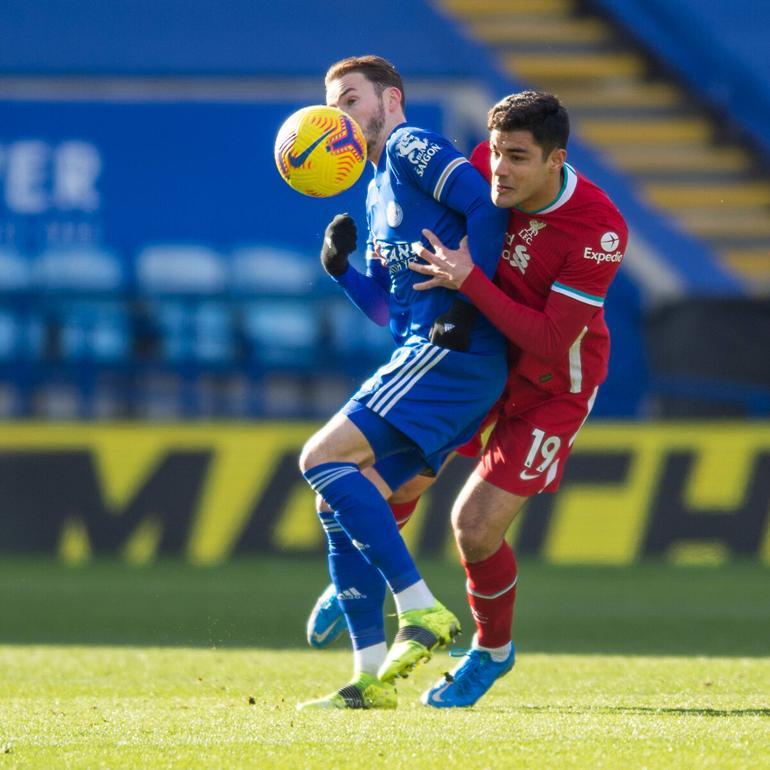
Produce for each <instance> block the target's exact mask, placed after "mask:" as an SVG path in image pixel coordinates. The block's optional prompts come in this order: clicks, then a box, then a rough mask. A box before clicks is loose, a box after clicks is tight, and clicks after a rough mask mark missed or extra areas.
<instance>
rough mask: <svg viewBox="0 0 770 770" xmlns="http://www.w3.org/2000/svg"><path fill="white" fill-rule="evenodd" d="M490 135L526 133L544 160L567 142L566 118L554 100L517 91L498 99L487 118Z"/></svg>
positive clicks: (537, 94) (544, 94)
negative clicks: (491, 132)
mask: <svg viewBox="0 0 770 770" xmlns="http://www.w3.org/2000/svg"><path fill="white" fill-rule="evenodd" d="M487 128H488V129H489V130H490V131H495V130H496V131H530V132H531V133H532V137H533V138H534V140H535V144H537V145H539V146H540V147H542V149H543V157H547V156H548V155H549V154H550V153H551V152H552V151H553V150H555V149H557V148H558V149H563V148H566V146H567V140H568V139H569V115H567V110H565V109H564V107H563V106H562V103H561V102H560V101H559V99H558V97H556V96H554V95H553V94H548V93H544V92H543V91H520V92H519V93H517V94H510V95H508V96H506V97H505V98H504V99H501V100H500V101H499V102H498V103H497V104H496V105H494V107H492V109H491V110H490V111H489V114H488V116H487Z"/></svg>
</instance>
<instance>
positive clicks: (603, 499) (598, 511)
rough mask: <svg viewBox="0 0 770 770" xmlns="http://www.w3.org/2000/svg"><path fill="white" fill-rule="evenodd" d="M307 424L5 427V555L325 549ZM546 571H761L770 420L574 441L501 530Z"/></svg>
mask: <svg viewBox="0 0 770 770" xmlns="http://www.w3.org/2000/svg"><path fill="white" fill-rule="evenodd" d="M313 427H314V426H313V425H312V424H308V423H254V424H244V425H234V424H230V425H227V424H205V425H204V424H197V425H192V424H185V425H149V424H122V425H83V424H57V425H37V424H29V423H27V424H3V425H2V426H0V489H2V490H3V495H2V498H0V550H2V551H3V552H4V553H5V554H6V555H8V554H19V555H21V554H50V555H56V554H58V556H59V557H61V558H62V559H64V560H65V561H67V562H70V563H78V562H81V561H84V560H87V559H89V558H90V557H92V556H99V557H102V556H120V557H122V558H125V559H127V560H129V561H131V562H134V563H143V562H146V561H148V560H151V559H153V558H155V557H158V556H172V557H178V556H183V557H185V558H187V559H189V560H191V561H192V562H194V563H198V564H210V563H216V562H218V561H221V560H223V559H226V558H228V557H230V556H234V555H238V556H242V555H249V556H254V555H259V554H276V553H293V554H301V553H305V554H320V553H321V550H322V536H321V531H320V527H319V525H318V523H317V521H316V518H315V516H314V514H313V495H312V494H311V492H310V491H309V489H308V488H307V486H306V485H305V483H304V481H303V480H302V478H301V476H300V475H299V472H298V471H297V463H296V458H297V454H298V451H299V448H300V447H301V445H302V443H303V441H304V439H305V438H306V437H307V436H309V435H310V433H311V431H312V429H313ZM471 467H472V463H471V462H470V461H466V460H463V459H461V458H458V459H457V460H455V461H454V462H453V463H452V465H450V466H449V468H448V469H447V470H446V471H445V473H443V474H442V476H441V477H440V479H439V481H438V482H437V484H436V485H435V487H434V488H433V490H432V491H431V492H430V493H429V494H428V495H426V496H425V498H424V499H423V501H422V502H421V503H420V508H419V509H418V514H417V515H416V516H415V517H414V518H415V520H414V521H413V522H412V523H410V525H409V526H408V527H407V528H406V529H405V530H404V534H405V537H406V539H407V541H408V542H409V544H410V547H411V548H412V549H413V550H414V551H415V552H416V553H417V554H418V555H420V556H427V555H433V556H436V555H450V554H453V553H454V551H453V545H452V538H451V532H450V527H449V515H448V514H449V510H450V508H451V503H452V500H453V499H454V497H455V495H456V493H457V491H458V490H459V488H460V486H461V485H462V483H463V481H464V480H465V478H466V477H467V474H468V471H469V470H470V468H471ZM510 537H511V540H512V542H513V543H514V544H515V546H516V548H517V551H518V553H519V554H528V555H537V556H540V557H542V558H544V559H546V560H548V561H550V562H555V563H580V562H583V563H595V564H601V563H604V564H627V563H630V562H633V561H635V560H638V559H640V558H644V557H663V558H666V559H671V560H674V561H677V562H698V563H702V562H720V561H724V560H726V559H728V558H731V557H748V558H754V559H759V560H761V561H764V562H766V563H769V564H770V423H765V422H756V423H738V422H724V423H721V422H720V423H704V422H700V423H697V422H693V423H658V424H654V423H653V424H635V423H602V422H597V423H594V424H592V425H588V426H587V427H586V428H585V429H584V430H583V431H582V432H581V435H580V437H579V439H578V441H577V444H576V447H575V450H574V452H573V456H572V458H571V460H570V463H569V466H568V469H567V472H566V475H565V479H564V482H563V484H562V488H561V490H560V492H559V493H558V494H557V495H540V496H538V497H536V498H533V500H532V501H530V503H529V504H528V506H527V508H526V509H525V511H524V512H523V514H522V515H521V516H520V517H519V519H518V520H517V521H516V522H515V524H514V527H513V528H512V531H511V533H510Z"/></svg>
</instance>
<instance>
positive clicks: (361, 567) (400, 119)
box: [300, 56, 507, 708]
mask: <svg viewBox="0 0 770 770" xmlns="http://www.w3.org/2000/svg"><path fill="white" fill-rule="evenodd" d="M325 85H326V102H327V104H329V105H331V106H335V107H338V108H340V109H341V110H343V111H344V112H346V113H347V114H349V115H350V116H351V117H353V118H355V119H356V120H357V121H358V123H359V124H360V125H361V128H362V129H363V132H364V135H365V137H366V141H367V150H368V155H369V159H370V160H371V161H372V164H373V165H374V178H373V179H372V181H371V182H370V184H369V190H368V195H367V224H368V229H369V237H368V240H367V262H368V269H367V273H366V275H361V274H360V273H358V272H357V271H356V270H355V269H354V268H352V267H351V266H349V265H348V256H349V254H350V253H352V252H353V251H354V250H355V247H356V227H355V223H354V222H353V220H352V219H351V218H350V217H349V216H348V215H338V216H337V217H335V218H334V220H332V222H331V223H330V224H329V226H328V227H327V230H326V233H325V237H324V244H323V247H322V252H321V259H322V261H323V263H324V266H325V267H326V269H327V271H328V272H329V273H330V274H331V275H332V276H333V277H335V279H336V280H337V281H338V282H339V283H340V284H341V285H342V286H343V287H344V288H345V290H346V292H347V293H348V294H349V296H350V297H351V299H353V300H354V301H355V302H356V304H358V305H359V306H360V307H361V308H362V309H363V310H364V311H365V312H366V313H367V315H369V316H370V317H371V318H372V319H374V320H376V321H377V322H379V323H381V324H384V323H389V324H390V327H391V331H392V332H393V335H394V338H395V339H396V341H397V344H398V347H397V348H396V350H395V351H394V353H393V355H392V357H391V359H390V361H389V362H388V363H387V364H385V365H384V366H382V367H380V368H379V369H378V370H377V371H376V372H375V373H374V374H373V375H372V377H370V378H369V379H368V380H367V381H366V382H365V383H364V384H363V385H362V386H361V387H360V389H359V390H358V391H357V392H356V393H355V394H354V395H353V397H352V398H351V400H350V401H349V402H348V403H347V404H346V405H345V406H344V407H343V408H342V409H341V410H340V412H338V413H337V414H336V415H335V416H334V417H333V418H332V419H331V420H330V421H329V422H328V423H327V424H326V425H325V426H324V427H323V428H322V429H321V430H319V431H318V432H317V433H316V434H315V435H313V436H312V437H311V438H310V439H309V440H308V441H307V443H306V444H305V446H304V448H303V450H302V453H301V456H300V468H301V470H302V473H303V475H304V476H305V478H306V480H307V481H308V483H309V484H310V486H311V487H312V488H313V490H314V491H315V492H316V493H317V494H318V495H319V496H320V497H321V498H323V501H324V502H325V505H323V506H319V508H321V511H320V514H319V516H320V519H321V523H322V526H323V528H324V531H325V533H326V536H327V541H328V550H329V571H330V574H331V577H332V582H333V583H334V585H335V588H336V591H337V597H338V600H339V603H340V606H341V608H342V610H343V612H344V614H345V617H346V621H347V624H348V628H349V631H350V636H351V639H352V642H353V650H354V675H353V679H352V681H350V682H349V683H348V684H347V685H346V686H344V687H342V688H341V689H340V690H338V691H337V692H335V693H332V694H330V695H328V696H326V697H324V698H321V699H319V700H314V701H309V702H307V703H303V704H300V708H311V707H312V708H393V707H395V706H396V692H395V686H394V684H393V682H394V680H395V679H396V677H398V676H405V675H406V674H407V673H408V672H409V671H410V670H411V669H412V668H414V666H415V665H416V664H417V663H418V662H420V661H422V660H427V659H428V658H429V657H430V655H431V653H432V651H433V650H434V649H435V648H436V647H438V646H441V645H445V644H447V643H448V642H449V641H451V640H452V639H453V638H454V636H455V635H456V634H457V633H458V632H459V628H460V627H459V623H458V621H457V618H456V617H455V616H454V614H452V613H451V612H450V611H449V610H447V609H446V608H445V607H444V606H443V605H442V604H441V603H440V602H439V601H437V600H436V598H435V597H434V596H433V594H432V593H431V591H430V589H429V588H428V586H427V585H426V583H425V582H424V581H423V580H422V578H421V576H420V574H419V572H418V570H417V568H416V566H415V564H414V562H413V560H412V557H411V555H410V554H409V551H408V550H407V548H406V545H405V544H404V542H403V540H402V538H401V535H400V533H399V531H398V528H397V525H396V523H395V521H394V519H393V515H392V513H391V510H390V508H389V507H388V504H387V503H386V498H388V497H389V496H390V495H391V493H392V491H393V490H395V489H397V488H398V487H399V486H401V484H402V483H404V482H405V481H406V480H408V479H410V478H412V477H413V476H415V475H416V474H418V473H421V472H425V470H426V469H428V471H429V472H430V471H433V472H436V471H438V469H439V468H440V467H441V465H442V464H443V462H444V460H445V459H446V457H447V456H448V454H449V453H450V452H451V451H452V450H453V449H454V448H455V447H457V446H459V445H460V444H463V443H464V442H465V441H467V440H468V439H470V438H471V437H472V436H473V435H474V433H475V431H476V429H477V428H478V426H479V424H480V422H481V420H482V419H483V418H484V417H485V416H486V414H487V412H488V411H489V409H490V407H491V406H492V405H493V404H494V402H495V401H496V399H497V398H498V396H499V395H500V392H501V391H502V388H503V386H504V383H505V379H506V374H507V362H506V353H505V343H504V341H503V338H502V337H501V336H500V335H499V334H498V332H497V331H495V329H494V328H493V327H492V326H491V324H489V323H488V322H487V321H486V320H485V319H484V318H483V317H481V316H480V315H479V314H477V313H476V311H475V310H473V308H472V307H471V306H470V305H469V304H468V303H466V302H465V300H464V299H462V298H458V296H457V294H456V293H454V292H452V291H450V290H446V289H442V288H439V289H436V290H432V291H429V292H418V291H415V290H414V289H413V284H414V283H415V282H419V280H420V277H419V276H416V275H415V273H414V272H413V271H411V270H410V269H409V263H410V262H412V261H414V260H415V259H417V257H416V255H415V250H416V249H419V248H420V247H421V246H422V245H427V243H428V242H427V241H426V240H425V239H424V236H423V234H422V233H423V230H425V229H427V230H430V231H431V232H433V233H435V234H436V235H438V237H439V238H440V239H441V241H442V242H443V243H446V244H450V245H452V246H454V247H455V248H456V247H457V246H458V245H459V244H460V242H461V241H462V240H463V239H464V238H465V237H467V242H468V246H469V249H470V252H471V253H472V254H473V258H474V261H475V263H476V264H477V265H478V266H479V267H480V268H481V270H482V271H483V272H484V273H485V274H486V275H487V276H488V277H490V278H491V277H492V275H493V274H494V272H495V269H496V267H497V261H498V257H499V254H500V247H501V244H502V238H503V233H504V231H505V227H506V223H507V212H506V211H504V210H501V209H498V208H496V207H495V206H494V205H493V204H492V202H491V200H490V197H489V186H488V184H487V182H486V181H485V180H484V179H483V177H482V176H481V175H480V174H479V173H478V172H477V171H476V169H475V168H473V166H472V165H471V164H470V163H469V162H468V161H467V160H466V159H465V158H464V157H463V156H462V155H461V154H460V153H459V152H458V151H457V150H456V149H455V148H454V147H453V146H452V145H451V143H450V142H449V141H448V140H446V139H444V138H443V137H441V136H439V135H437V134H434V133H432V132H430V131H426V130H424V129H420V128H416V127H413V126H410V125H409V124H407V122H406V118H405V115H404V87H403V83H402V81H401V77H400V75H399V74H398V72H397V71H396V70H395V68H394V67H393V65H391V64H390V63H389V62H388V61H386V60H384V59H382V58H380V57H376V56H363V57H351V58H349V59H344V60H342V61H340V62H338V63H336V64H334V65H332V67H331V68H330V69H329V71H328V72H327V74H326V79H325ZM372 466H374V467H372ZM383 578H384V582H383ZM385 583H386V584H387V586H388V587H389V588H390V590H391V592H392V593H393V596H394V600H395V603H396V609H397V612H398V625H399V630H398V633H397V634H396V638H395V641H394V643H393V645H392V647H391V648H390V650H388V649H387V646H386V643H385V631H384V621H383V615H382V602H383V599H384V584H385Z"/></svg>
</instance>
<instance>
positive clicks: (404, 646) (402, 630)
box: [378, 602, 460, 682]
mask: <svg viewBox="0 0 770 770" xmlns="http://www.w3.org/2000/svg"><path fill="white" fill-rule="evenodd" d="M459 633H460V621H459V620H458V619H457V618H456V617H455V615H454V614H453V613H452V612H450V611H449V610H448V609H447V608H446V607H445V606H444V605H443V604H441V602H436V604H435V605H434V606H433V607H430V608H429V609H427V610H409V611H407V612H403V613H401V614H400V615H399V616H398V633H397V634H396V638H395V639H394V641H393V645H392V646H391V648H390V649H389V650H388V654H387V656H386V658H385V661H384V662H383V664H382V666H380V670H379V672H378V673H379V677H380V679H381V680H382V681H383V682H392V681H393V680H394V679H395V678H396V677H398V676H401V677H405V676H409V673H410V672H411V671H412V670H413V669H414V667H415V666H416V665H417V664H418V663H421V662H422V661H427V660H430V659H431V656H432V655H433V651H434V650H435V649H436V648H437V647H444V646H446V645H447V644H449V643H450V642H451V641H453V640H454V638H455V637H456V636H457V635H458V634H459Z"/></svg>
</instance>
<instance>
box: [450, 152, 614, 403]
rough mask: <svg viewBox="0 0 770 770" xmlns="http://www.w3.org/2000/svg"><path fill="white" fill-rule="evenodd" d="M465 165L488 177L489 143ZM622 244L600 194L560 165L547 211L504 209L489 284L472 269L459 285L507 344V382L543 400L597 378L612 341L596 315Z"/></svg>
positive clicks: (601, 317) (585, 386) (606, 201)
mask: <svg viewBox="0 0 770 770" xmlns="http://www.w3.org/2000/svg"><path fill="white" fill-rule="evenodd" d="M471 161H472V162H473V164H474V165H475V166H476V168H478V169H479V170H480V171H481V173H482V174H484V175H485V176H486V178H487V179H490V176H491V174H490V167H489V145H487V144H486V143H485V144H481V145H479V146H478V147H477V148H476V149H475V150H474V152H473V154H472V155H471ZM627 240H628V228H627V226H626V223H625V221H624V220H623V217H622V215H621V214H620V212H619V211H618V209H617V208H616V207H615V205H614V204H613V203H612V201H611V200H610V199H609V197H608V196H607V194H606V193H605V192H604V191H603V190H601V189H600V188H599V187H597V186H596V185H595V184H593V183H592V182H590V181H589V180H588V179H586V178H585V177H583V176H581V175H580V174H578V173H577V172H576V171H575V169H574V168H572V166H570V165H568V164H565V165H564V170H563V184H562V188H561V190H560V191H559V194H558V196H557V197H556V199H555V200H554V201H552V202H551V203H550V204H549V205H548V206H546V207H545V208H543V209H540V210H538V211H532V212H526V211H521V210H519V209H516V208H513V209H511V210H510V216H509V220H508V230H507V232H506V235H505V243H504V245H503V252H502V255H501V260H500V264H499V265H498V268H497V274H496V275H495V281H494V283H492V282H491V281H490V280H489V279H488V278H487V277H486V276H485V275H484V274H483V273H482V272H481V271H480V270H479V269H478V268H474V270H473V272H472V273H471V274H470V275H469V276H468V278H466V279H465V281H464V282H463V284H462V286H461V287H460V290H461V291H462V292H463V294H465V295H466V296H467V297H468V298H469V299H470V300H471V301H472V302H473V303H474V304H475V305H476V306H477V307H478V308H479V309H480V310H481V311H482V312H483V313H484V315H486V316H487V317H488V318H489V319H490V320H491V321H492V323H494V325H495V326H496V327H497V328H498V329H500V331H501V332H502V333H503V334H504V335H505V336H506V338H507V339H508V341H509V354H510V368H511V375H510V378H515V377H517V376H521V377H524V378H525V379H526V380H528V381H530V382H532V383H533V384H535V385H536V386H537V387H538V388H541V389H542V390H545V391H548V392H550V393H564V392H571V393H579V392H581V391H586V390H589V389H593V388H594V387H596V386H597V385H599V384H601V383H602V382H603V381H604V379H605V378H606V376H607V362H608V359H609V352H610V340H609V331H608V330H607V325H606V323H605V322H604V312H603V310H602V308H603V305H604V298H605V296H606V294H607V289H608V288H609V285H610V283H611V282H612V279H613V277H614V276H615V273H616V271H617V269H618V267H619V266H620V262H621V260H622V259H623V254H624V252H625V249H626V243H627ZM498 287H499V288H498Z"/></svg>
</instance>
